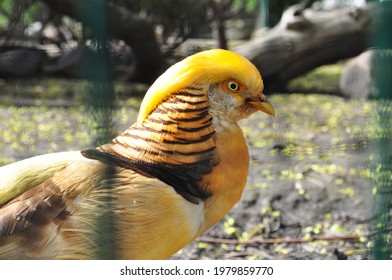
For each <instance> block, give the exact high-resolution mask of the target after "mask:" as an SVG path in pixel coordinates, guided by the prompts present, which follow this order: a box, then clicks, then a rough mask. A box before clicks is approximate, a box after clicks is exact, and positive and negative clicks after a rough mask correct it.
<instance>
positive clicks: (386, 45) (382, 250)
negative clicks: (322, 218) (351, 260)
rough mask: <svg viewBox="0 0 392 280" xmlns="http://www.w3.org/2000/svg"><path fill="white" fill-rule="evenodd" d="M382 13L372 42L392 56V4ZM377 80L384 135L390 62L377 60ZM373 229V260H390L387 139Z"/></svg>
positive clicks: (382, 144) (391, 152)
mask: <svg viewBox="0 0 392 280" xmlns="http://www.w3.org/2000/svg"><path fill="white" fill-rule="evenodd" d="M379 4H380V6H381V8H380V13H378V14H377V16H378V18H377V26H376V29H375V32H374V34H373V36H372V38H371V40H372V42H371V43H372V44H371V45H372V46H373V47H375V48H377V49H380V51H381V52H384V51H385V52H387V54H386V55H388V53H389V55H391V54H390V51H391V50H392V34H391V33H392V31H391V28H390V27H391V26H392V17H391V16H390V15H391V14H392V2H391V1H386V2H383V3H379ZM374 63H375V69H376V70H375V74H376V75H375V77H376V78H375V79H376V88H377V91H378V97H379V100H378V108H377V109H378V110H377V113H378V114H377V115H376V117H377V121H378V125H379V131H380V132H381V133H385V132H388V131H389V129H390V122H391V120H390V110H391V108H390V107H389V106H388V104H390V103H387V105H386V104H385V103H384V102H383V100H391V99H392V80H391V77H392V65H391V64H390V60H389V59H375V61H374ZM374 168H375V169H376V170H375V172H374V174H375V178H374V182H375V186H374V187H375V188H374V190H376V192H375V198H374V202H375V203H374V211H375V213H374V217H375V223H374V227H375V230H377V232H378V233H377V234H376V235H375V236H374V239H373V251H372V258H373V259H390V258H391V255H392V248H391V244H392V240H391V239H392V232H391V228H390V224H391V215H392V213H391V212H392V143H390V141H388V139H387V138H381V139H380V140H379V141H378V158H377V159H376V166H375V167H374Z"/></svg>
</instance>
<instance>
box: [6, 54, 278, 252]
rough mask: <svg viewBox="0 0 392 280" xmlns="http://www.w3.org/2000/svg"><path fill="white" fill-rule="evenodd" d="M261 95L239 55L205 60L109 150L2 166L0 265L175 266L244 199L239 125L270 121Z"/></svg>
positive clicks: (182, 74)
mask: <svg viewBox="0 0 392 280" xmlns="http://www.w3.org/2000/svg"><path fill="white" fill-rule="evenodd" d="M262 90H263V81H262V79H261V76H260V73H259V72H258V70H257V69H256V68H255V66H254V65H253V64H252V63H250V62H249V61H248V60H247V59H245V58H244V57H242V56H240V55H238V54H235V53H233V52H230V51H226V50H219V49H217V50H209V51H204V52H200V53H197V54H195V55H192V56H190V57H188V58H186V59H184V60H182V61H180V62H178V63H177V64H175V65H173V66H172V67H170V68H169V69H168V70H167V71H166V72H165V73H164V74H162V75H161V76H160V77H159V78H158V79H157V80H156V81H155V83H154V84H153V85H152V86H151V87H150V89H149V90H148V91H147V93H146V95H145V98H144V100H143V102H142V104H141V108H140V112H139V116H138V119H137V121H136V122H135V123H134V124H133V125H132V126H131V127H129V128H128V129H127V130H126V131H125V132H123V133H122V134H121V135H120V136H118V137H117V138H115V139H113V140H112V141H111V142H110V143H108V144H105V145H102V146H100V147H97V148H94V149H90V150H84V151H81V152H63V153H53V154H46V155H42V156H37V157H33V158H29V159H26V160H22V161H19V162H16V163H13V164H10V165H7V166H3V167H1V168H0V259H28V258H32V259H95V258H99V256H101V254H100V253H101V252H103V251H112V252H114V253H113V254H112V257H113V258H119V259H165V258H168V257H170V256H171V255H172V254H174V253H175V252H177V251H178V250H179V249H181V248H182V247H183V246H185V245H186V244H188V243H189V242H191V241H192V240H194V239H195V238H196V237H198V236H200V235H201V234H202V233H203V232H205V231H206V230H207V229H208V228H209V227H211V226H212V225H213V224H215V223H216V222H217V221H219V220H220V219H221V218H222V217H223V216H224V215H225V214H226V213H227V212H228V211H229V210H230V209H231V208H232V206H233V205H234V204H235V203H236V202H237V201H238V200H239V199H240V197H241V195H242V192H243V189H244V186H245V183H246V179H247V175H248V168H249V156H248V147H247V144H246V141H245V139H244V136H243V133H242V130H241V129H240V127H239V126H238V124H237V121H238V120H240V119H242V118H246V117H248V116H249V115H251V114H252V113H254V112H256V111H258V110H261V111H264V112H266V113H267V114H270V115H274V114H275V111H274V108H273V106H272V105H271V104H270V103H269V102H268V100H267V98H266V97H265V96H264V95H263V94H262ZM103 217H106V219H103ZM108 217H109V218H108ZM107 223H110V224H112V225H113V226H112V227H111V228H110V230H109V231H107V230H106V231H104V230H103V228H105V226H107ZM106 228H107V227H106ZM107 235H108V236H110V238H106V237H107ZM105 238H106V239H105ZM102 239H103V240H106V241H107V242H100V241H99V240H102Z"/></svg>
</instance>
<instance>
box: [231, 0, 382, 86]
mask: <svg viewBox="0 0 392 280" xmlns="http://www.w3.org/2000/svg"><path fill="white" fill-rule="evenodd" d="M375 10H376V6H373V5H370V4H368V5H366V6H364V7H361V8H351V9H347V10H334V11H330V12H322V11H315V10H312V9H304V8H303V6H302V5H294V6H291V7H290V8H288V9H287V10H286V11H285V12H284V13H283V16H282V19H281V21H280V22H279V23H278V25H277V26H276V27H274V28H272V29H271V30H270V31H268V32H267V33H266V34H265V35H264V36H260V37H258V38H255V39H252V40H251V41H249V42H248V43H246V44H244V45H241V46H240V47H238V48H236V49H235V51H236V52H238V53H240V54H242V55H244V56H245V57H247V58H248V59H249V60H251V61H252V62H253V63H254V64H255V65H256V67H257V68H258V69H259V71H260V72H261V74H262V76H263V78H264V83H265V84H266V90H265V91H266V92H271V91H277V90H282V89H284V87H285V85H286V83H287V82H288V81H289V80H291V79H293V78H295V77H297V76H299V75H301V74H303V73H306V72H307V71H309V70H311V69H313V68H315V67H318V66H320V65H323V64H328V63H334V62H336V61H338V60H341V59H345V58H349V57H353V56H356V55H358V54H360V53H361V52H363V51H364V50H365V49H366V48H367V46H368V44H367V36H368V34H369V32H370V31H371V28H372V27H373V23H374V20H373V19H374V13H375Z"/></svg>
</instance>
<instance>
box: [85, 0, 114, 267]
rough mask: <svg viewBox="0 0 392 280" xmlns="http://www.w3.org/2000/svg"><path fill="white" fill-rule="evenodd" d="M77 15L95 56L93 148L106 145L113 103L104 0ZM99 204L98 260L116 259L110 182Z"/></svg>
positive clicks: (90, 67)
mask: <svg viewBox="0 0 392 280" xmlns="http://www.w3.org/2000/svg"><path fill="white" fill-rule="evenodd" d="M79 12H80V15H81V17H83V20H84V22H85V23H87V24H86V26H88V27H86V28H89V29H91V30H89V31H91V33H92V39H91V42H90V43H91V44H92V48H93V51H94V55H92V56H91V55H88V56H85V65H86V66H87V67H85V69H86V71H87V73H86V74H87V75H86V76H87V77H89V81H88V92H87V99H86V103H87V104H86V107H87V108H89V110H90V111H91V114H92V115H93V119H94V129H95V130H96V131H95V132H96V135H97V138H96V139H95V143H92V144H93V145H95V146H98V145H101V144H104V143H107V142H108V141H109V140H110V139H111V138H113V135H112V131H113V129H112V126H113V124H112V120H113V118H112V109H113V104H114V91H113V85H112V83H111V81H110V80H109V52H108V46H109V44H108V33H107V11H106V1H105V0H95V1H82V2H80V4H79ZM113 174H114V173H113V170H112V168H110V167H108V168H107V169H106V170H105V172H104V174H102V181H104V182H110V179H111V177H112V176H113ZM100 187H101V188H102V193H103V195H102V197H101V201H100V208H101V209H100V211H99V213H97V222H96V227H97V228H96V240H95V245H96V248H98V251H97V255H96V258H97V259H106V260H107V259H115V258H116V249H115V238H114V232H115V224H116V221H115V219H114V214H113V201H112V200H113V198H112V197H111V195H110V194H111V192H110V188H111V185H110V183H104V184H102V185H101V186H100Z"/></svg>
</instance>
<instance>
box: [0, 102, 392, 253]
mask: <svg viewBox="0 0 392 280" xmlns="http://www.w3.org/2000/svg"><path fill="white" fill-rule="evenodd" d="M270 100H271V102H272V103H273V104H274V106H275V107H276V111H277V117H276V118H271V117H268V116H266V115H264V114H262V113H257V114H255V115H253V116H252V117H251V118H250V119H248V120H244V121H241V126H242V128H243V130H244V133H245V136H246V138H247V141H248V144H249V150H250V156H251V165H250V173H249V177H248V183H247V187H246V189H245V192H244V194H243V197H242V199H241V201H240V202H239V203H238V204H237V205H236V206H235V207H234V208H233V209H232V211H230V213H229V214H228V215H227V216H226V217H225V218H224V219H223V220H222V221H221V222H220V223H218V224H217V225H215V226H214V227H213V228H211V230H209V231H208V232H207V233H206V234H204V235H203V236H201V237H200V238H199V239H197V240H196V241H195V242H193V243H191V244H190V245H188V246H187V247H185V248H183V249H182V250H181V251H180V252H178V253H177V254H176V255H174V256H173V257H172V259H369V258H375V256H374V251H375V249H381V250H384V251H383V252H386V254H387V255H389V257H390V258H391V257H392V256H391V252H392V233H391V232H392V223H391V216H392V213H391V201H392V200H391V195H392V194H391V185H392V177H391V170H392V168H391V165H390V163H391V160H392V159H391V158H390V157H389V158H388V159H387V161H384V162H383V161H382V159H383V156H384V155H385V154H388V153H386V150H385V149H389V150H387V151H389V155H391V154H392V151H391V147H392V146H391V143H392V139H391V138H392V125H391V123H392V121H391V120H392V103H390V102H376V101H368V100H346V99H343V98H341V97H337V96H331V95H325V94H324V95H318V94H274V95H273V96H271V98H270ZM40 104H41V103H40ZM122 105H123V106H121V108H119V109H118V110H116V112H115V113H114V120H115V121H114V126H115V129H116V130H118V131H122V130H124V129H125V128H126V127H127V126H129V125H130V124H131V123H132V121H134V120H135V118H136V114H137V108H138V101H134V100H132V99H130V100H128V101H126V102H124V103H122ZM94 125H95V124H94V119H92V118H91V116H88V114H87V113H86V112H85V111H84V110H83V109H82V108H73V107H56V106H45V105H42V104H41V105H40V106H23V104H18V106H14V104H12V102H11V101H7V102H3V103H2V104H1V105H0V165H3V164H7V163H10V162H12V161H15V160H20V159H22V158H26V157H29V156H33V155H37V154H42V153H48V152H55V151H64V150H75V149H78V150H79V149H83V148H87V147H91V143H92V142H91V138H93V137H94V127H95V126H94ZM385 143H387V146H383V145H384V144H385ZM379 212H381V213H382V215H378V213H379Z"/></svg>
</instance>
